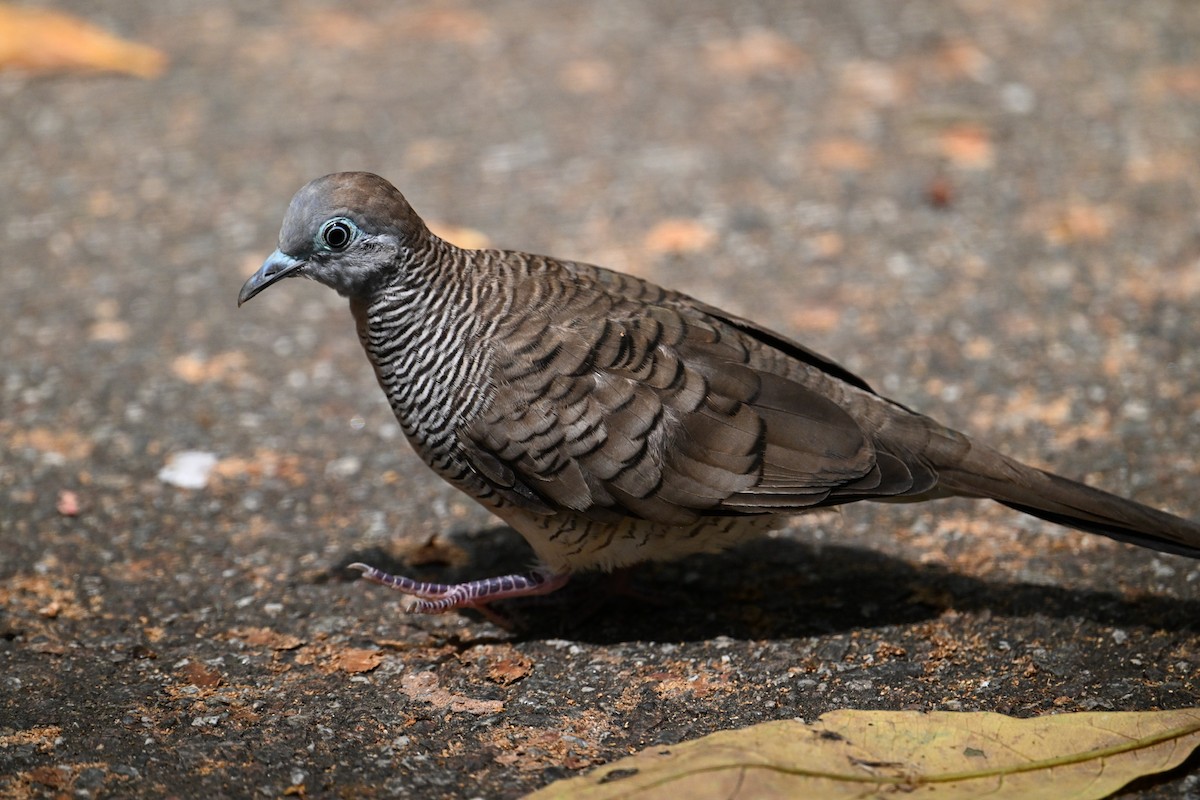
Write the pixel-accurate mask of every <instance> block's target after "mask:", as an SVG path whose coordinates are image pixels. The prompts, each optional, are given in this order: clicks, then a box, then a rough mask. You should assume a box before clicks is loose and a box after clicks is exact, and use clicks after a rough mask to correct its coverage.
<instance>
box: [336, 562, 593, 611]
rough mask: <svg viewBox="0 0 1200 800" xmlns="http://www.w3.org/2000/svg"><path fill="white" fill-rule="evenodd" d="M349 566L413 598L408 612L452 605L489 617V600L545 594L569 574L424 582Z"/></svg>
mask: <svg viewBox="0 0 1200 800" xmlns="http://www.w3.org/2000/svg"><path fill="white" fill-rule="evenodd" d="M350 567H351V568H352V569H357V570H359V571H361V572H362V574H363V577H364V578H366V579H367V580H369V581H372V582H374V583H380V584H383V585H384V586H390V587H391V588H393V589H397V590H399V591H401V592H404V593H405V594H407V595H411V596H412V597H415V598H416V600H414V601H413V602H412V603H411V604H410V605H409V606H408V609H407V610H408V612H409V613H413V614H441V613H443V612H445V611H450V610H451V609H455V608H473V609H475V610H476V611H479V612H481V613H482V614H484V615H485V616H487V617H488V618H489V619H495V618H496V616H498V615H495V612H493V611H492V610H491V609H489V608H488V604H489V603H493V602H495V601H496V600H506V599H508V598H512V597H534V596H536V595H540V594H549V593H550V592H553V591H555V590H556V589H561V588H562V587H563V586H564V585H566V583H567V581H568V580H570V578H571V576H570V574H569V573H557V574H556V573H552V572H549V571H545V570H534V571H533V572H530V573H527V574H524V575H499V576H497V577H494V578H484V579H482V580H478V581H467V582H466V583H427V582H425V581H416V580H413V579H412V578H406V577H404V576H403V575H392V574H390V573H387V572H384V571H383V570H381V569H376V568H375V567H372V566H369V565H367V564H362V563H355V564H351V565H350Z"/></svg>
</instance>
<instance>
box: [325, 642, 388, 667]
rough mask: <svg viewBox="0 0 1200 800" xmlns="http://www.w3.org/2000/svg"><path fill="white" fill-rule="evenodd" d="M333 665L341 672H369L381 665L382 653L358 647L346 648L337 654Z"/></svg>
mask: <svg viewBox="0 0 1200 800" xmlns="http://www.w3.org/2000/svg"><path fill="white" fill-rule="evenodd" d="M333 663H334V664H335V665H336V666H337V668H338V669H340V670H341V671H342V672H349V673H358V672H370V671H371V670H373V669H375V668H376V667H378V666H379V665H380V664H382V663H383V653H381V652H380V651H378V650H370V649H365V648H359V647H347V648H346V649H345V650H342V651H341V652H339V653H337V654H336V655H335V656H334V658H333Z"/></svg>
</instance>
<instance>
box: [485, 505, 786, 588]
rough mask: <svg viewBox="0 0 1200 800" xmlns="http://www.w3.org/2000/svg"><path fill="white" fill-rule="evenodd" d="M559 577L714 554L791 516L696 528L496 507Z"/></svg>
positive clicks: (718, 520)
mask: <svg viewBox="0 0 1200 800" xmlns="http://www.w3.org/2000/svg"><path fill="white" fill-rule="evenodd" d="M492 511H493V513H496V514H497V515H499V516H500V517H501V518H502V519H503V520H504V521H505V522H507V523H508V524H509V525H511V526H512V527H513V528H514V529H515V530H516V531H517V532H518V533H520V534H521V535H522V536H524V537H525V540H526V541H527V542H529V545H530V546H531V547H532V548H533V550H534V552H535V553H537V556H538V560H539V561H540V562H541V563H542V564H543V565H544V566H545V567H547V568H549V569H550V570H552V571H553V572H555V573H565V572H566V573H569V572H580V571H586V570H591V569H599V570H606V571H607V570H613V569H617V568H619V567H625V566H629V565H630V564H636V563H638V562H641V561H670V560H672V559H676V558H682V557H683V556H688V555H692V554H695V553H715V552H718V551H721V550H725V549H727V548H729V547H732V546H733V545H735V544H737V543H739V542H741V541H743V540H745V539H748V538H751V537H753V536H757V535H759V534H762V533H765V532H766V531H769V530H773V529H776V528H780V527H783V526H784V525H785V524H786V523H787V517H781V516H777V515H773V514H762V515H755V516H712V517H702V518H701V519H700V520H699V521H698V522H696V523H694V524H692V525H663V524H661V523H654V522H647V521H646V520H642V519H636V518H626V519H623V520H620V521H618V522H602V521H599V520H594V519H591V518H589V517H585V516H583V515H582V514H574V513H569V512H564V513H558V514H553V515H550V516H537V515H534V514H530V513H528V512H525V511H523V510H520V509H514V508H511V507H507V508H499V509H496V508H493V509H492Z"/></svg>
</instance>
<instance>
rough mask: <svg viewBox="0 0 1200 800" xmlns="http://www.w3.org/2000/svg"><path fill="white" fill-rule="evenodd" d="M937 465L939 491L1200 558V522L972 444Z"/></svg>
mask: <svg viewBox="0 0 1200 800" xmlns="http://www.w3.org/2000/svg"><path fill="white" fill-rule="evenodd" d="M956 455H957V456H958V458H957V459H956V461H957V463H954V464H951V465H937V469H938V473H939V478H940V488H941V489H943V490H944V491H949V492H950V493H953V494H957V495H964V496H969V497H987V498H990V499H992V500H995V501H996V502H999V503H1002V504H1004V505H1006V506H1008V507H1009V508H1013V509H1016V510H1017V511H1021V512H1023V513H1025V514H1030V515H1032V516H1035V517H1038V518H1039V519H1044V520H1048V521H1050V522H1054V523H1057V524H1059V525H1066V526H1067V527H1070V528H1076V529H1078V530H1081V531H1086V532H1088V533H1097V534H1100V535H1102V536H1108V537H1110V538H1113V539H1117V540H1118V541H1122V542H1129V543H1131V544H1136V545H1139V546H1141V547H1148V548H1151V549H1153V550H1159V551H1161V552H1164V553H1175V554H1178V555H1184V556H1190V557H1192V558H1200V524H1197V523H1196V522H1192V521H1191V520H1187V519H1184V518H1182V517H1177V516H1175V515H1174V514H1168V513H1167V512H1165V511H1159V510H1158V509H1155V508H1151V507H1150V506H1147V505H1143V504H1141V503H1138V502H1135V501H1133V500H1127V499H1125V498H1123V497H1118V496H1117V495H1114V494H1109V493H1108V492H1105V491H1102V490H1100V489H1096V488H1094V487H1092V486H1088V485H1086V484H1083V483H1080V482H1078V481H1073V480H1071V479H1069V478H1064V477H1062V476H1060V475H1055V474H1054V473H1051V472H1046V471H1045V470H1041V469H1038V468H1036V467H1031V466H1029V465H1027V464H1022V463H1021V462H1019V461H1015V460H1013V459H1011V458H1008V457H1007V456H1004V455H1002V454H1000V453H998V452H996V451H995V450H992V449H991V448H988V447H984V446H983V445H980V444H978V443H976V442H971V447H970V450H969V451H968V452H967V453H966V454H965V455H964V454H963V453H961V452H959V453H957V454H956Z"/></svg>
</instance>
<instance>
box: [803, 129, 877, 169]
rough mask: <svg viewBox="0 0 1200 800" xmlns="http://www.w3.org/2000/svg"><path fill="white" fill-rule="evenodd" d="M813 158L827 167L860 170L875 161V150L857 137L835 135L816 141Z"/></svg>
mask: <svg viewBox="0 0 1200 800" xmlns="http://www.w3.org/2000/svg"><path fill="white" fill-rule="evenodd" d="M812 152H813V159H814V160H815V161H816V162H817V163H818V164H820V165H821V166H822V167H824V168H825V169H836V170H846V171H849V172H858V171H861V170H865V169H867V168H869V167H870V166H871V164H872V163H873V162H874V161H875V151H874V150H872V149H871V148H870V147H868V146H867V145H865V144H863V143H862V142H860V141H857V140H855V139H846V138H841V137H834V138H830V139H823V140H821V141H819V142H816V143H815V144H814V145H813V148H812Z"/></svg>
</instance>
